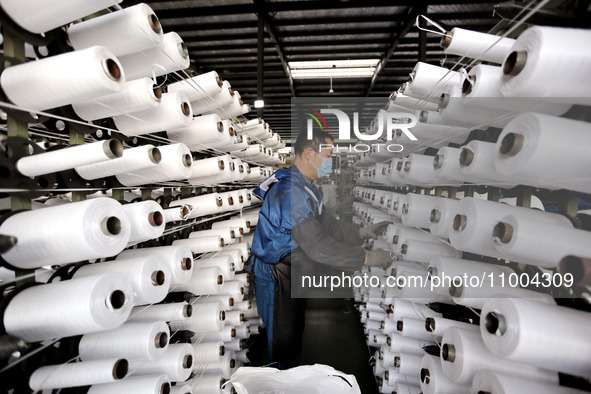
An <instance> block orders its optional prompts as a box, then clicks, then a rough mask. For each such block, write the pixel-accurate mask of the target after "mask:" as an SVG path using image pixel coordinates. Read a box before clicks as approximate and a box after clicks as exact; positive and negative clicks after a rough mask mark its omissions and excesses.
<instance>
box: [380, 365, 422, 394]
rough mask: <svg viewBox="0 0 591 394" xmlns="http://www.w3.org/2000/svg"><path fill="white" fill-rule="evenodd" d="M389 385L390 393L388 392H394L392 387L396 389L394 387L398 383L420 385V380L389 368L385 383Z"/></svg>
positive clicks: (385, 374) (385, 375)
mask: <svg viewBox="0 0 591 394" xmlns="http://www.w3.org/2000/svg"><path fill="white" fill-rule="evenodd" d="M386 381H387V383H388V389H387V390H388V391H386V392H392V389H391V387H394V385H395V384H396V383H398V382H402V383H407V384H415V385H416V384H419V383H420V378H419V376H418V373H417V375H416V376H415V375H403V374H401V373H398V372H397V371H396V369H395V368H393V367H390V368H388V369H387V370H386V371H384V382H386Z"/></svg>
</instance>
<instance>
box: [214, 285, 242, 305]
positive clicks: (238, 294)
mask: <svg viewBox="0 0 591 394" xmlns="http://www.w3.org/2000/svg"><path fill="white" fill-rule="evenodd" d="M247 287H248V286H245V285H244V283H242V282H241V281H238V280H228V281H224V284H223V286H222V287H221V288H218V289H217V293H218V294H229V295H230V297H232V298H233V299H234V302H240V301H242V300H243V299H244V293H245V291H246V290H245V289H246V288H247Z"/></svg>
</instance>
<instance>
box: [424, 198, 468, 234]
mask: <svg viewBox="0 0 591 394" xmlns="http://www.w3.org/2000/svg"><path fill="white" fill-rule="evenodd" d="M459 207H460V200H456V199H453V198H442V199H439V200H437V202H435V204H433V209H432V210H431V215H430V218H429V219H430V221H431V224H430V226H429V229H430V230H431V234H433V235H435V236H437V237H439V238H443V239H447V238H449V232H450V230H451V228H452V222H453V219H454V217H455V216H456V213H457V211H458V209H459Z"/></svg>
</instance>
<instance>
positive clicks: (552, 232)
mask: <svg viewBox="0 0 591 394" xmlns="http://www.w3.org/2000/svg"><path fill="white" fill-rule="evenodd" d="M548 215H551V214H548ZM532 231H533V232H532ZM492 237H493V239H494V246H495V248H496V250H497V251H498V253H499V254H500V255H502V256H504V257H505V258H507V259H510V260H512V261H519V262H521V263H525V264H532V265H535V266H538V267H544V268H557V267H558V265H559V264H560V261H561V260H562V259H563V258H565V257H566V256H569V255H573V256H584V257H591V244H590V242H591V233H590V232H589V231H585V230H578V229H574V228H565V227H560V226H556V225H553V224H551V223H547V222H540V221H539V220H535V219H528V218H523V217H516V216H513V215H508V216H505V217H503V218H502V219H500V221H499V222H498V223H496V224H495V226H494V231H493V234H492Z"/></svg>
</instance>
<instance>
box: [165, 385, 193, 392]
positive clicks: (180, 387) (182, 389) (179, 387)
mask: <svg viewBox="0 0 591 394" xmlns="http://www.w3.org/2000/svg"><path fill="white" fill-rule="evenodd" d="M170 394H193V389H192V388H191V386H189V385H188V384H182V383H177V384H176V385H175V386H172V387H171V388H170Z"/></svg>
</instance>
